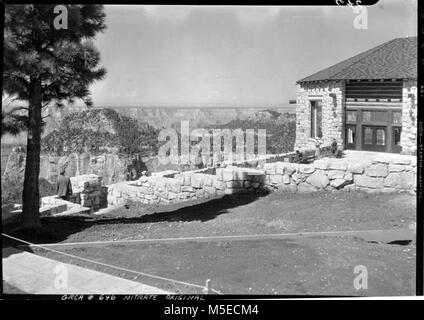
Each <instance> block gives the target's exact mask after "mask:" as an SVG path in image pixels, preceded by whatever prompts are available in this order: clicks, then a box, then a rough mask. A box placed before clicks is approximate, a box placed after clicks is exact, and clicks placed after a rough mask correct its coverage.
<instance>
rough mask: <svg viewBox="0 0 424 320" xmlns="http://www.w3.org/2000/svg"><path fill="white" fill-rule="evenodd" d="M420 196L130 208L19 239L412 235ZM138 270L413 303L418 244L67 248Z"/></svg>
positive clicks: (222, 286)
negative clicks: (361, 280)
mask: <svg viewBox="0 0 424 320" xmlns="http://www.w3.org/2000/svg"><path fill="white" fill-rule="evenodd" d="M415 202H416V198H415V197H414V196H411V195H408V194H396V195H393V194H381V195H368V194H363V193H349V194H346V193H342V192H339V193H324V192H323V193H315V194H287V193H272V194H269V195H266V196H263V197H259V198H256V197H255V196H252V195H246V196H240V197H225V198H223V199H219V200H214V201H210V202H207V203H198V202H197V203H191V204H192V206H189V207H185V208H181V205H179V206H171V207H168V208H162V209H161V210H159V208H156V207H137V206H132V207H130V208H129V209H125V208H120V209H117V210H114V211H112V212H110V213H108V214H107V215H104V216H90V217H73V218H71V217H67V218H60V219H58V218H45V219H44V220H43V228H42V230H41V231H40V232H38V233H37V234H30V233H24V232H14V233H13V234H14V235H15V236H18V237H21V238H25V239H27V240H29V241H32V242H38V243H45V242H78V241H101V240H125V239H143V238H152V239H155V238H170V237H195V236H216V235H240V234H271V233H283V232H284V233H285V232H299V231H336V230H372V229H397V228H406V227H408V225H409V224H410V223H413V222H415V221H416V217H415V215H416V208H415ZM62 250H63V251H66V252H68V253H71V254H74V255H76V256H79V257H85V258H89V259H93V260H95V261H101V262H104V263H108V264H112V265H115V266H120V267H124V268H127V269H130V270H135V271H139V272H145V273H149V274H154V275H158V276H163V277H168V278H172V279H175V280H179V281H187V282H190V283H195V284H199V285H203V284H204V282H205V280H206V279H208V278H210V279H212V287H213V288H214V289H217V290H220V291H222V292H223V293H241V294H297V295H299V294H300V295H311V294H313V295H367V296H375V295H413V294H414V293H415V283H414V282H415V246H414V245H413V244H409V245H405V246H402V245H393V244H381V243H379V244H377V243H368V242H365V241H363V240H360V239H355V238H352V237H331V238H330V237H316V238H298V239H290V240H288V239H286V240H250V241H224V240H223V241H215V242H184V243H168V244H167V243H155V244H131V245H129V244H118V243H117V244H111V245H107V246H103V247H101V248H98V247H85V248H70V249H62ZM37 253H39V254H43V255H46V256H49V257H52V258H55V259H58V260H61V261H65V262H70V263H75V264H79V265H83V266H85V267H88V268H93V269H96V270H100V271H104V272H108V273H112V274H115V275H118V276H121V277H125V278H128V279H132V280H135V281H142V282H143V283H146V284H150V285H155V286H158V287H160V288H163V289H166V290H171V291H174V292H182V293H199V289H197V288H192V287H189V286H183V285H177V284H172V283H170V282H167V281H161V280H155V279H152V278H149V277H145V276H140V275H137V274H135V273H131V272H122V271H120V270H116V269H112V268H108V267H104V266H99V265H95V264H92V263H87V262H81V261H78V260H76V259H71V258H65V257H63V256H59V255H58V254H51V253H47V252H45V251H44V250H37ZM357 265H363V266H365V267H366V268H367V271H368V289H366V290H356V289H355V288H354V286H353V281H354V278H355V277H356V276H357V275H356V274H354V268H355V266H357Z"/></svg>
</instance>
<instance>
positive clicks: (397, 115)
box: [393, 112, 402, 124]
mask: <svg viewBox="0 0 424 320" xmlns="http://www.w3.org/2000/svg"><path fill="white" fill-rule="evenodd" d="M393 124H402V112H393Z"/></svg>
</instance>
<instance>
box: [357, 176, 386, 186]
mask: <svg viewBox="0 0 424 320" xmlns="http://www.w3.org/2000/svg"><path fill="white" fill-rule="evenodd" d="M354 181H355V184H356V186H357V187H362V188H372V189H379V188H383V187H384V179H383V178H381V177H369V176H365V175H355V176H354Z"/></svg>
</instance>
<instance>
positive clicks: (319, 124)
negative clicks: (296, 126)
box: [316, 101, 322, 138]
mask: <svg viewBox="0 0 424 320" xmlns="http://www.w3.org/2000/svg"><path fill="white" fill-rule="evenodd" d="M316 112H317V138H322V102H321V101H317V111H316Z"/></svg>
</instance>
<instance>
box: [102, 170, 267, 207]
mask: <svg viewBox="0 0 424 320" xmlns="http://www.w3.org/2000/svg"><path fill="white" fill-rule="evenodd" d="M263 175H264V173H263V172H262V171H258V170H252V169H247V168H237V167H229V168H225V169H216V174H215V175H212V174H203V173H190V172H184V173H180V174H177V175H175V176H174V178H167V177H163V176H161V175H156V176H151V177H142V178H140V179H139V180H138V181H132V182H122V183H116V184H113V185H110V186H109V189H108V197H107V200H108V203H109V204H110V205H123V204H125V203H127V201H135V202H140V203H143V204H170V203H177V202H183V201H187V200H196V199H212V198H218V197H221V196H223V195H225V194H234V193H242V192H249V191H255V190H258V191H259V189H260V186H261V185H260V183H259V182H256V178H255V177H258V176H262V177H263ZM262 186H263V185H262Z"/></svg>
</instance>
